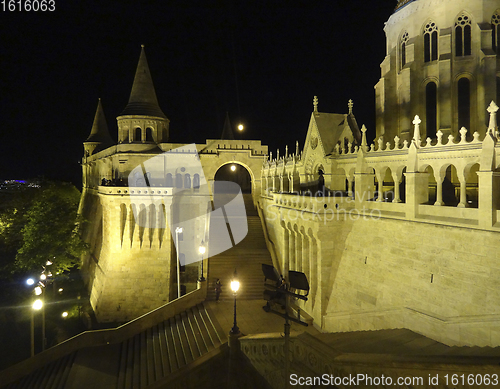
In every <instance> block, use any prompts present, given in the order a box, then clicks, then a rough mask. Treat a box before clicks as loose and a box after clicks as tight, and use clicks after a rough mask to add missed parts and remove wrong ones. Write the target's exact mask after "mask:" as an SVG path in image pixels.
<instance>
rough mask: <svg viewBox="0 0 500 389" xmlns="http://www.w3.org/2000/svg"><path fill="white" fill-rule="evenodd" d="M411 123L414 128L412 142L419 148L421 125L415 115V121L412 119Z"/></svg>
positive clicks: (420, 121)
mask: <svg viewBox="0 0 500 389" xmlns="http://www.w3.org/2000/svg"><path fill="white" fill-rule="evenodd" d="M412 123H413V125H414V126H415V130H414V131H413V140H414V141H415V143H416V146H420V123H422V120H420V117H419V116H418V115H415V119H413V122H412Z"/></svg>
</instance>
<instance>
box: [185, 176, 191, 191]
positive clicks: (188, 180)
mask: <svg viewBox="0 0 500 389" xmlns="http://www.w3.org/2000/svg"><path fill="white" fill-rule="evenodd" d="M184 188H191V176H190V175H189V174H185V175H184Z"/></svg>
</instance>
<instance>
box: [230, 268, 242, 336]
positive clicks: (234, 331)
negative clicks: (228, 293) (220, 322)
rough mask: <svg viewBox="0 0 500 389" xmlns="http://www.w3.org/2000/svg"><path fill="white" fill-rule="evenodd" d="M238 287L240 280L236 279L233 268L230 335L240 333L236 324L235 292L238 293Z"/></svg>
mask: <svg viewBox="0 0 500 389" xmlns="http://www.w3.org/2000/svg"><path fill="white" fill-rule="evenodd" d="M239 289H240V282H239V281H238V279H237V274H236V269H235V270H234V276H233V279H232V280H231V290H232V291H233V295H234V323H233V328H231V331H230V332H229V333H230V334H231V335H239V333H240V329H239V328H238V326H237V324H236V294H237V293H238V290H239Z"/></svg>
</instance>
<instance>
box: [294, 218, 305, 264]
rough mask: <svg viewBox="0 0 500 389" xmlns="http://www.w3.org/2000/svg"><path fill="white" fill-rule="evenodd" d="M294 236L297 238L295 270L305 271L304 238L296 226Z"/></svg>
mask: <svg viewBox="0 0 500 389" xmlns="http://www.w3.org/2000/svg"><path fill="white" fill-rule="evenodd" d="M294 229H295V231H294V236H295V270H297V271H303V268H304V265H303V263H302V261H303V259H302V236H301V234H300V232H299V230H298V228H297V226H295V228H294Z"/></svg>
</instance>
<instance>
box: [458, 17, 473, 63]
mask: <svg viewBox="0 0 500 389" xmlns="http://www.w3.org/2000/svg"><path fill="white" fill-rule="evenodd" d="M471 47H472V26H471V21H470V17H469V16H467V15H466V14H462V15H460V16H459V17H458V19H457V21H456V22H455V55H456V56H457V57H463V56H464V55H471V53H472V49H471Z"/></svg>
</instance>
